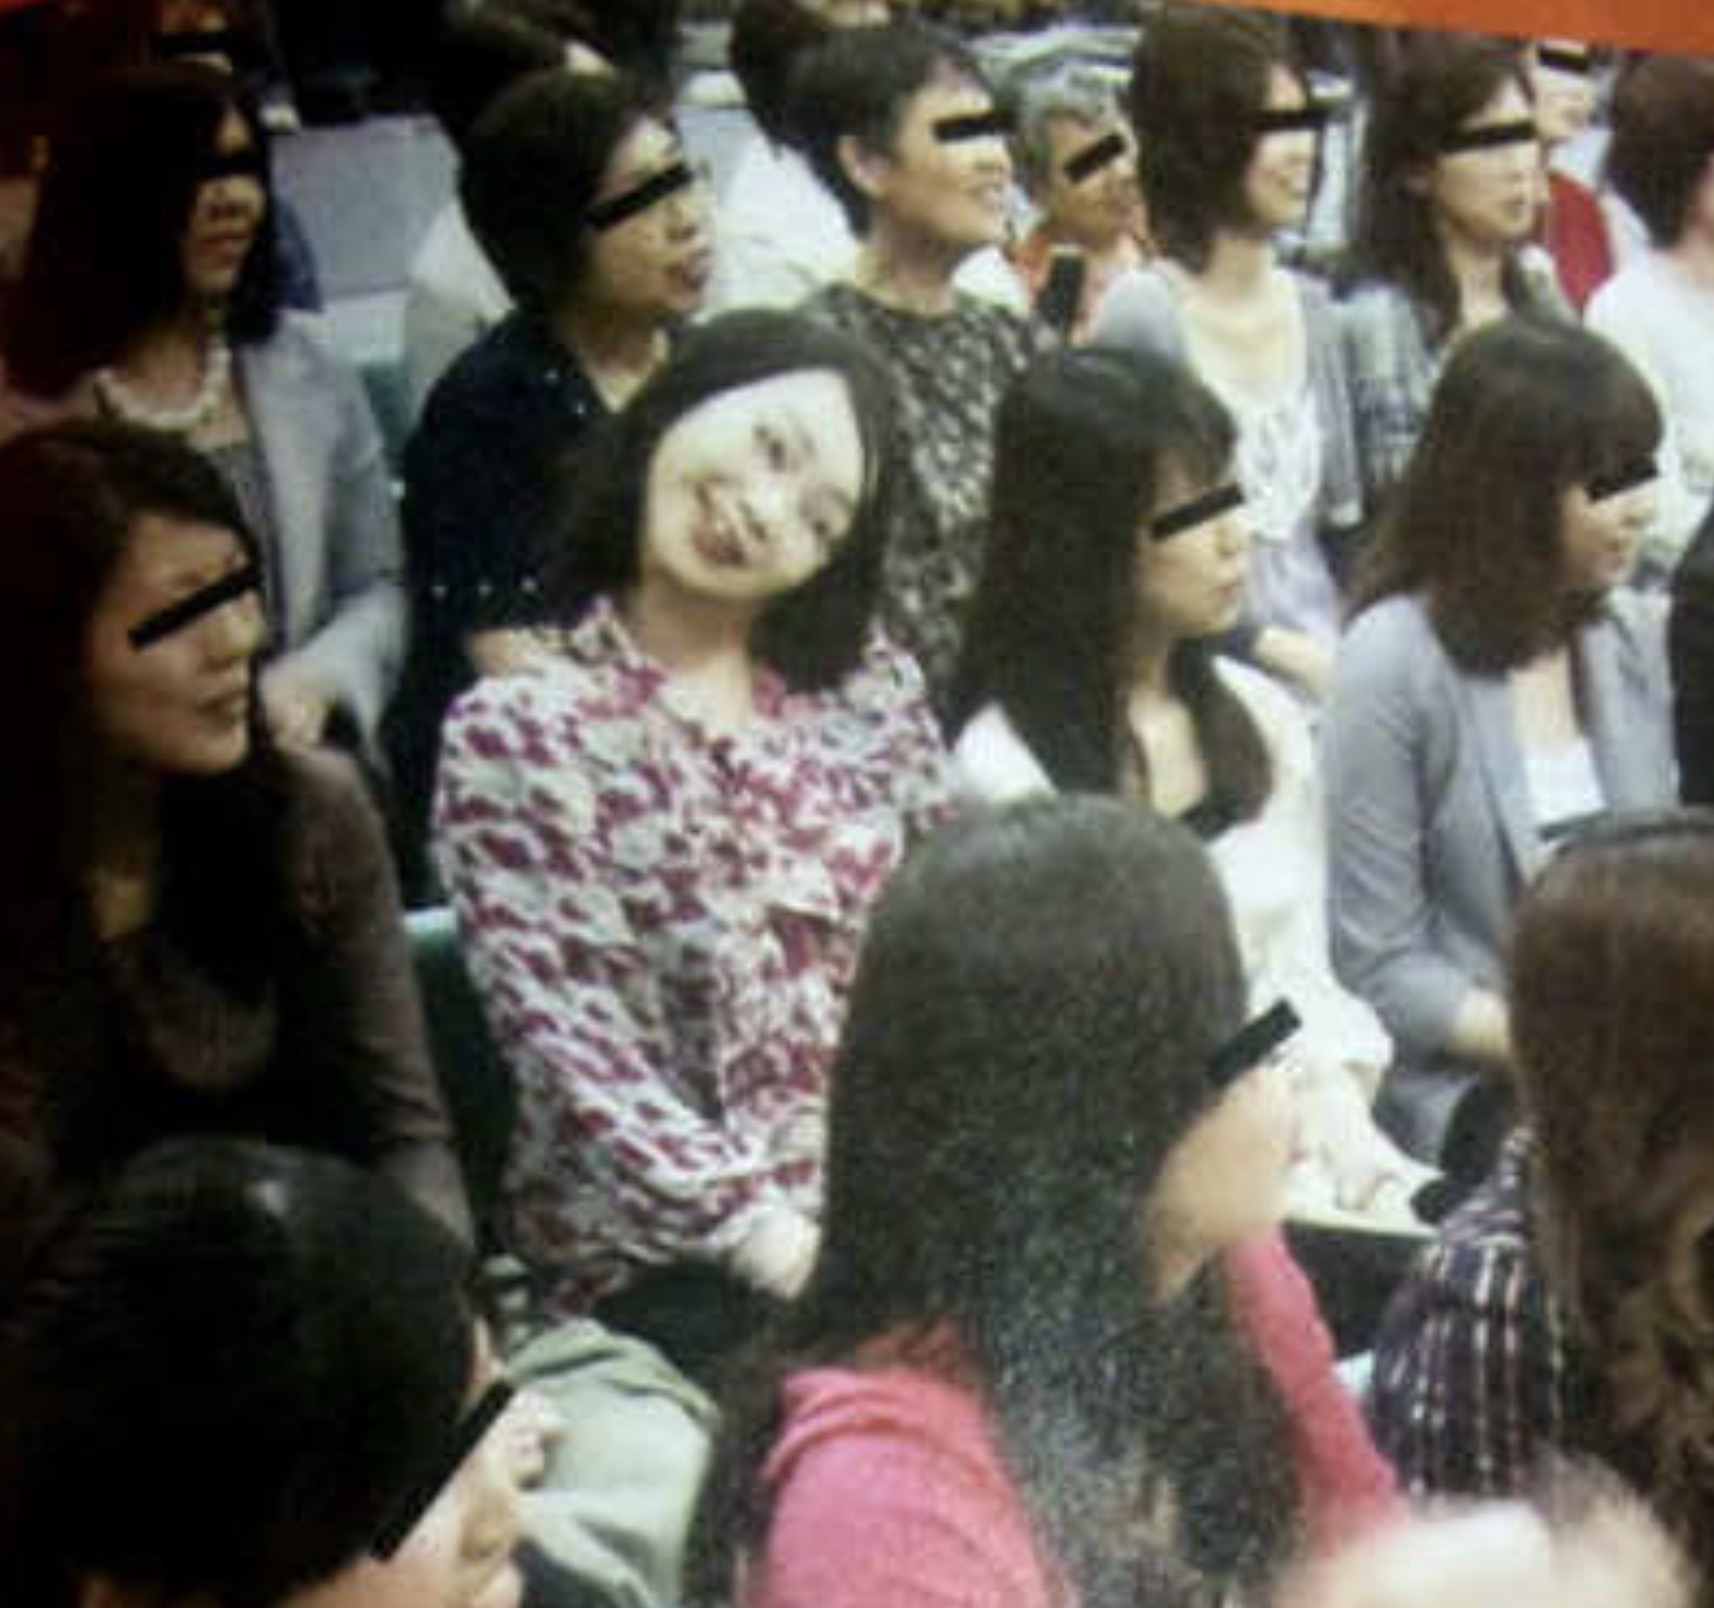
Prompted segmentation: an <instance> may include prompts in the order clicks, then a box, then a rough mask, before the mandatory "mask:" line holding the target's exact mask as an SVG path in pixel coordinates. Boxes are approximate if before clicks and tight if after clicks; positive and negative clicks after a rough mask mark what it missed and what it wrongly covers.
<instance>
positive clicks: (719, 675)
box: [619, 576, 755, 726]
mask: <svg viewBox="0 0 1714 1608" xmlns="http://www.w3.org/2000/svg"><path fill="white" fill-rule="evenodd" d="M619 612H620V614H621V616H622V617H623V619H624V621H625V626H626V629H627V630H628V631H629V632H630V633H631V637H632V639H633V640H634V641H635V642H636V644H637V646H638V647H639V648H641V649H642V650H643V652H644V653H646V654H647V655H648V656H649V658H651V659H653V660H654V661H655V663H656V664H658V665H659V666H660V667H661V668H662V669H663V670H665V671H666V672H667V674H668V675H669V676H670V677H671V678H672V679H673V680H674V681H675V682H677V683H678V684H679V685H680V687H681V688H682V689H683V690H685V691H686V692H687V693H688V694H689V695H690V701H691V702H692V703H693V704H694V705H695V707H696V709H697V712H698V713H699V714H704V715H706V716H708V717H709V719H710V721H711V723H712V724H715V725H725V726H731V725H739V724H742V722H743V721H744V719H746V718H747V717H748V715H749V714H750V712H751V711H752V709H753V707H754V700H753V694H754V688H755V663H754V661H753V660H752V659H751V657H750V631H751V627H752V626H753V625H754V624H755V613H754V611H753V610H740V609H734V608H733V606H732V605H731V604H727V603H718V602H711V601H708V600H705V599H701V598H692V597H687V596H685V595H684V594H683V593H681V592H678V591H676V590H670V589H668V588H667V587H665V586H662V585H660V584H657V583H655V582H653V581H651V580H650V579H649V578H648V577H647V576H645V577H644V578H643V579H642V580H640V581H639V582H638V583H637V585H636V586H634V587H633V588H632V589H631V591H630V592H628V593H627V594H626V595H625V597H624V598H623V599H622V600H621V602H620V605H619Z"/></svg>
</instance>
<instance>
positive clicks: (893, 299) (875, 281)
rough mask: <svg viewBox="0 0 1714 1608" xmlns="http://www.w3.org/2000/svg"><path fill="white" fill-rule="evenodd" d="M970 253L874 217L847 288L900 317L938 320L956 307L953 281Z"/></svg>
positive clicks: (858, 252) (858, 249)
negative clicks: (896, 312)
mask: <svg viewBox="0 0 1714 1608" xmlns="http://www.w3.org/2000/svg"><path fill="white" fill-rule="evenodd" d="M969 255H970V253H969V252H968V251H967V250H964V249H962V248H958V247H953V246H949V245H947V244H946V242H944V241H930V240H925V239H923V238H922V237H921V236H920V235H916V234H913V233H911V232H910V231H908V230H903V229H899V228H896V227H895V226H893V225H892V224H891V223H889V221H888V220H887V219H885V218H880V217H877V218H876V219H875V220H874V221H873V223H872V224H871V225H870V228H869V233H868V234H867V235H866V236H865V237H864V239H863V243H862V244H861V245H860V246H859V247H858V248H857V261H856V264H855V265H854V266H853V268H852V271H851V282H852V283H853V284H854V285H855V286H856V287H857V288H858V289H859V290H860V291H862V292H863V294H864V295H866V296H869V297H872V298H873V299H874V300H875V301H878V302H880V303H881V305H882V306H883V307H891V308H894V309H895V310H896V311H898V312H901V313H921V314H924V315H926V316H928V317H931V318H932V317H939V316H940V315H941V314H944V313H950V312H951V311H952V310H953V308H954V306H956V305H957V299H958V297H957V292H956V291H955V290H954V288H953V283H952V280H953V276H954V275H955V274H956V273H957V272H958V265H959V264H960V263H961V262H963V261H964V259H965V258H966V257H967V256H969Z"/></svg>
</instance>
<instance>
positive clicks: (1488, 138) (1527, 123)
mask: <svg viewBox="0 0 1714 1608" xmlns="http://www.w3.org/2000/svg"><path fill="white" fill-rule="evenodd" d="M1540 138H1541V132H1540V130H1538V129H1537V128H1536V126H1535V124H1534V122H1533V121H1531V120H1530V119H1529V118H1527V117H1520V118H1519V119H1518V120H1517V121H1516V122H1515V123H1489V124H1486V125H1485V126H1484V127H1482V128H1464V129H1456V130H1454V131H1453V132H1452V133H1450V134H1448V135H1447V136H1446V138H1445V139H1443V140H1442V141H1441V142H1440V154H1441V155H1442V156H1458V155H1460V154H1461V153H1463V152H1465V151H1491V150H1495V149H1497V148H1498V147H1500V146H1502V145H1534V144H1535V143H1536V142H1537V141H1538V140H1539V139H1540Z"/></svg>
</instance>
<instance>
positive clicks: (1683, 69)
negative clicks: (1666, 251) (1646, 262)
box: [1606, 56, 1714, 248]
mask: <svg viewBox="0 0 1714 1608" xmlns="http://www.w3.org/2000/svg"><path fill="white" fill-rule="evenodd" d="M1611 122H1612V138H1611V140H1610V141H1609V143H1608V146H1607V162H1606V172H1607V180H1608V182H1609V183H1610V184H1611V185H1612V186H1613V188H1614V189H1615V190H1617V191H1618V193H1619V194H1620V195H1621V196H1622V197H1623V198H1624V200H1625V201H1626V203H1627V204H1628V205H1629V206H1630V208H1631V210H1632V211H1634V212H1635V213H1636V214H1637V216H1638V217H1639V218H1641V219H1642V220H1643V224H1644V226H1645V227H1646V228H1647V229H1648V232H1649V239H1650V240H1651V241H1652V242H1653V243H1654V244H1655V245H1656V246H1657V247H1663V248H1664V247H1669V246H1675V245H1677V244H1678V243H1679V242H1680V241H1681V240H1682V239H1683V238H1684V236H1685V234H1686V232H1687V231H1688V230H1689V229H1691V228H1692V227H1693V226H1698V225H1699V226H1700V228H1701V230H1702V231H1703V232H1708V231H1711V230H1714V177H1710V169H1709V162H1710V158H1714V61H1709V60H1707V59H1705V58H1701V57H1690V56H1645V57H1643V58H1642V59H1641V60H1639V61H1635V62H1633V63H1631V65H1629V66H1628V67H1627V68H1626V69H1625V70H1624V72H1623V73H1621V74H1620V77H1619V81H1618V84H1617V86H1616V87H1615V89H1614V92H1613V102H1612V111H1611Z"/></svg>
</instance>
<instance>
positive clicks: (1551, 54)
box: [1535, 45, 1595, 77]
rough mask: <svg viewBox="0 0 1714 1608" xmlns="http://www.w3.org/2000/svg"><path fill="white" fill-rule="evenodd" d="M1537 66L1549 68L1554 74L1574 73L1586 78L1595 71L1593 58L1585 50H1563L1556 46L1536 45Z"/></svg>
mask: <svg viewBox="0 0 1714 1608" xmlns="http://www.w3.org/2000/svg"><path fill="white" fill-rule="evenodd" d="M1535 59H1536V63H1537V65H1538V66H1542V67H1551V68H1552V69H1553V70H1554V71H1555V72H1556V73H1576V74H1577V75H1578V76H1579V77H1586V76H1587V75H1588V74H1589V73H1591V72H1593V71H1594V69H1595V60H1594V57H1593V56H1591V55H1590V53H1589V52H1588V51H1587V50H1564V49H1562V48H1561V47H1560V46H1558V45H1537V46H1536V52H1535Z"/></svg>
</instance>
